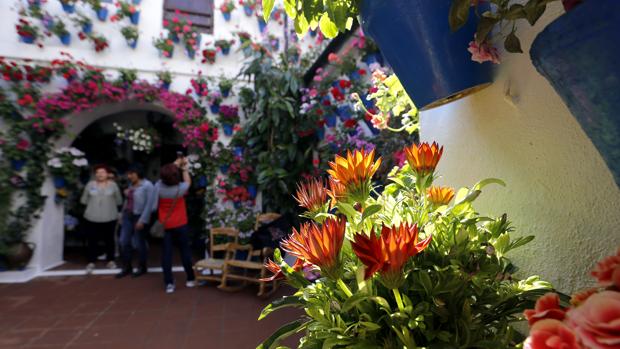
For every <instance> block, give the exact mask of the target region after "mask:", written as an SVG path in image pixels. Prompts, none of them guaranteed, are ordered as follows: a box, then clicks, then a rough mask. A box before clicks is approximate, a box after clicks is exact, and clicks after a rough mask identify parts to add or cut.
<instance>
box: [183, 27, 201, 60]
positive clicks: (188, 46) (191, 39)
mask: <svg viewBox="0 0 620 349" xmlns="http://www.w3.org/2000/svg"><path fill="white" fill-rule="evenodd" d="M183 45H184V46H185V52H186V53H187V56H188V57H189V58H190V59H194V57H195V56H196V51H197V50H198V49H199V48H200V36H199V35H198V32H196V31H194V30H191V31H188V32H185V33H183Z"/></svg>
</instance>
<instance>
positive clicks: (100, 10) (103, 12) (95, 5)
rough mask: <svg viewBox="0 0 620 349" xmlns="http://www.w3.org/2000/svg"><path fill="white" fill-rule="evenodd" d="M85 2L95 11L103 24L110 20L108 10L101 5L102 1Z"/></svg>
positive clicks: (86, 0)
mask: <svg viewBox="0 0 620 349" xmlns="http://www.w3.org/2000/svg"><path fill="white" fill-rule="evenodd" d="M85 2H86V3H88V4H89V5H90V7H91V8H92V9H93V11H95V13H96V14H97V18H98V19H99V20H100V21H101V22H105V21H106V20H107V19H108V12H109V11H108V8H107V7H105V6H104V5H103V4H101V0H85Z"/></svg>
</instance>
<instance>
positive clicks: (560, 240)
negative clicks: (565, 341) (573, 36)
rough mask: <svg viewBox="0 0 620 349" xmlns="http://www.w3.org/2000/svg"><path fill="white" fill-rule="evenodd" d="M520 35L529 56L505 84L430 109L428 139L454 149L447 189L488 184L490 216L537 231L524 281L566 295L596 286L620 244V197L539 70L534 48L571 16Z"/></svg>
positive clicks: (500, 80) (424, 130)
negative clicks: (594, 271) (539, 281)
mask: <svg viewBox="0 0 620 349" xmlns="http://www.w3.org/2000/svg"><path fill="white" fill-rule="evenodd" d="M551 9H552V11H550V12H551V13H549V14H547V15H546V16H545V17H543V18H542V19H541V21H540V23H539V24H538V25H537V26H536V27H535V28H528V27H523V28H522V29H520V30H519V34H520V37H521V39H522V44H523V48H524V51H525V52H526V53H525V54H521V55H519V54H506V55H504V56H503V57H504V61H503V62H502V64H501V65H500V66H499V67H498V76H497V78H496V80H495V83H494V84H493V85H492V86H491V87H489V88H487V89H485V90H483V91H481V92H479V93H477V94H475V95H473V96H470V97H468V98H465V99H462V100H460V101H457V102H455V103H452V104H449V105H446V106H443V107H439V108H436V109H433V110H430V111H425V112H423V113H422V114H421V115H422V117H421V120H422V125H421V126H422V127H421V138H422V140H424V141H438V142H439V143H441V144H443V145H444V146H445V152H444V158H443V159H442V160H441V163H440V166H439V170H440V172H441V174H443V178H442V179H441V180H440V182H441V183H443V184H447V185H452V186H457V187H458V186H465V185H471V184H473V183H475V182H476V181H477V180H479V179H482V178H486V177H498V178H501V179H503V180H505V181H506V183H507V187H506V188H502V187H487V188H485V190H484V192H483V194H482V195H481V197H480V198H479V199H478V201H477V205H476V207H477V208H478V209H479V211H480V212H482V213H487V212H490V213H492V214H502V213H504V212H507V213H508V215H509V217H510V218H511V219H512V220H513V222H514V225H515V226H516V227H517V230H518V233H519V234H534V235H536V239H535V240H534V242H533V243H531V244H530V245H528V247H526V248H524V249H522V250H521V251H520V252H517V251H515V254H514V255H513V257H514V259H515V260H516V262H517V263H518V265H519V266H520V267H521V268H522V272H523V274H539V275H542V276H543V277H544V278H546V279H548V280H550V281H552V282H553V283H554V285H555V286H556V287H558V288H559V289H560V290H562V291H573V290H576V289H578V288H580V287H583V286H586V285H590V284H591V278H590V277H589V271H590V270H591V268H592V267H593V266H594V264H595V262H596V261H597V260H599V259H600V258H601V257H602V256H605V255H609V254H612V253H614V252H615V251H616V249H617V248H618V247H619V246H620V228H619V227H620V190H619V189H618V187H617V186H616V184H615V182H614V179H613V177H612V175H611V173H610V171H609V170H608V169H607V167H606V165H605V163H604V162H603V159H602V158H601V156H600V155H599V153H598V152H597V150H596V148H595V147H594V145H593V144H592V143H591V141H590V140H589V138H588V137H587V136H586V134H585V133H584V132H583V131H582V129H581V128H580V126H579V124H578V123H577V121H576V120H575V119H574V117H573V116H572V115H571V113H570V111H569V110H568V109H567V107H566V106H565V105H564V103H563V102H562V100H561V99H560V97H559V96H558V95H557V94H556V92H555V91H554V90H553V88H552V87H551V85H550V84H549V83H548V82H547V80H546V79H545V78H543V77H542V76H541V75H539V74H538V73H537V72H536V69H535V68H534V66H533V65H532V63H531V61H530V58H529V54H528V53H527V52H528V51H529V47H530V45H531V43H532V41H533V39H534V38H535V36H536V35H537V33H539V32H540V31H541V30H542V29H543V28H544V27H545V26H546V25H547V24H548V23H549V22H550V21H551V20H552V19H554V18H556V17H557V15H559V14H560V13H561V12H562V11H561V10H560V6H559V4H557V6H553V7H552V8H551Z"/></svg>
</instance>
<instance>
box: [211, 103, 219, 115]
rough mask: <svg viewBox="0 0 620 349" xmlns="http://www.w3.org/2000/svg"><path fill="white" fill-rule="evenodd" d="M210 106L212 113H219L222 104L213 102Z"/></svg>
mask: <svg viewBox="0 0 620 349" xmlns="http://www.w3.org/2000/svg"><path fill="white" fill-rule="evenodd" d="M209 108H210V109H211V113H213V114H219V112H220V105H219V104H211V105H210V106H209Z"/></svg>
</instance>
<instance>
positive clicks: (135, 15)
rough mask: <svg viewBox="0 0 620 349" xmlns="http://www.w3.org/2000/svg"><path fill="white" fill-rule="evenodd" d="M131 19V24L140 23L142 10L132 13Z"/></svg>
mask: <svg viewBox="0 0 620 349" xmlns="http://www.w3.org/2000/svg"><path fill="white" fill-rule="evenodd" d="M129 20H130V21H131V24H133V25H138V23H140V11H136V12H134V13H132V14H131V16H129Z"/></svg>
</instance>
